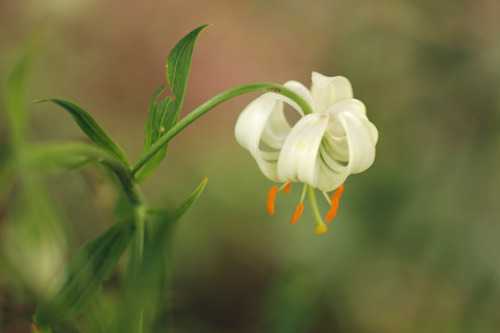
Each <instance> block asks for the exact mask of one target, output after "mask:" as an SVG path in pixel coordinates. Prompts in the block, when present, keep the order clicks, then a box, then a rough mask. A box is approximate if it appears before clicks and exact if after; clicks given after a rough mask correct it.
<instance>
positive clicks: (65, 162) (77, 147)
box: [22, 143, 106, 170]
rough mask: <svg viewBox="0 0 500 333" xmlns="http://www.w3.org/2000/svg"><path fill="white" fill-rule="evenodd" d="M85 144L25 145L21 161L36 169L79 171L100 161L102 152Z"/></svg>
mask: <svg viewBox="0 0 500 333" xmlns="http://www.w3.org/2000/svg"><path fill="white" fill-rule="evenodd" d="M99 149H100V148H99V147H96V146H93V145H90V144H87V143H55V144H34V145H26V146H25V148H24V149H23V151H22V156H23V161H25V162H26V163H27V164H28V165H30V166H33V167H37V168H46V167H64V168H68V169H72V170H74V169H80V168H83V167H85V166H87V165H88V164H91V163H94V162H97V161H99V160H100V159H101V157H102V156H101V155H100V154H99V153H101V154H103V155H104V154H106V152H104V151H98V150H99Z"/></svg>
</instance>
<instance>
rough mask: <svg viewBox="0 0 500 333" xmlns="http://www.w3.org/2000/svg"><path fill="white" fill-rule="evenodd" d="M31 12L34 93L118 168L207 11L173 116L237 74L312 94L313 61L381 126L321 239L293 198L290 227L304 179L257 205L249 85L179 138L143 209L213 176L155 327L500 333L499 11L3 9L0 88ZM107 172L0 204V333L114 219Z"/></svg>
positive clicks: (19, 326)
mask: <svg viewBox="0 0 500 333" xmlns="http://www.w3.org/2000/svg"><path fill="white" fill-rule="evenodd" d="M42 21H45V24H46V25H47V26H48V30H49V32H48V34H47V38H46V41H45V42H44V46H43V49H42V51H41V52H40V55H39V57H38V59H37V60H36V62H35V65H34V67H33V72H32V75H31V79H30V89H29V99H30V100H31V99H36V98H50V97H63V98H67V99H69V100H72V101H74V102H76V103H78V104H80V105H81V106H83V107H84V108H86V109H87V110H88V111H89V112H91V113H92V114H93V115H94V117H95V118H96V119H97V121H98V122H99V123H100V124H101V126H102V127H103V128H104V129H105V130H107V131H108V133H109V134H110V135H111V136H112V137H113V138H114V139H115V140H116V141H117V142H118V143H119V144H120V145H121V146H122V147H123V148H124V150H125V151H126V152H127V153H128V154H129V156H130V158H131V160H135V159H136V158H138V157H139V156H140V154H141V153H142V145H143V139H144V134H143V133H144V132H143V124H144V122H145V121H146V118H147V109H148V105H149V100H150V98H151V96H152V95H153V93H154V92H155V91H156V89H157V88H158V87H159V86H160V85H161V84H163V83H164V81H165V60H166V56H167V55H168V53H169V51H170V49H171V48H172V47H173V46H174V45H175V43H176V42H177V41H178V40H179V39H180V38H181V37H182V36H184V35H185V34H186V33H188V32H189V31H191V30H192V29H193V28H195V27H197V26H199V25H202V24H204V23H207V22H210V23H213V25H212V26H211V27H209V28H208V29H206V30H204V31H203V32H202V33H201V35H200V37H199V39H198V42H197V44H196V48H195V52H194V55H193V61H192V67H191V75H190V78H189V82H188V88H187V93H186V98H185V102H184V105H183V111H182V114H181V116H182V115H185V114H186V113H188V112H189V111H191V110H193V109H194V108H195V107H197V106H199V105H200V104H202V103H203V102H204V101H206V100H207V99H209V98H211V97H213V96H214V95H216V94H218V93H220V92H222V91H224V90H226V89H228V88H231V87H234V86H237V85H240V84H245V83H251V82H262V81H269V82H276V83H283V82H285V81H287V80H290V79H294V80H298V81H301V82H303V83H304V84H305V85H306V86H309V85H310V76H311V72H312V71H318V72H320V73H322V74H325V75H328V76H335V75H343V76H346V77H348V78H349V79H350V81H351V83H352V85H353V89H354V94H355V97H356V98H358V99H360V100H361V101H363V102H364V103H365V105H366V106H367V113H368V117H369V119H370V120H371V121H372V122H373V123H374V124H375V125H376V126H377V128H378V130H379V134H380V140H379V142H378V145H377V156H376V160H375V163H374V165H373V166H372V167H371V168H370V169H369V170H368V171H366V172H364V173H362V174H359V175H354V176H351V177H350V178H349V179H348V180H347V182H346V184H345V186H346V190H345V192H344V196H343V198H342V200H341V203H340V210H339V214H338V215H337V217H336V219H335V220H334V221H333V222H332V224H333V225H330V230H329V232H328V233H327V234H325V235H316V234H315V233H314V232H313V226H314V221H313V217H312V212H311V210H310V209H309V207H308V206H307V205H306V208H305V210H304V215H303V216H302V218H301V220H300V221H299V223H297V224H296V225H294V226H290V225H289V222H288V221H289V219H290V217H291V215H292V214H293V211H294V209H295V205H296V204H297V202H298V200H299V197H300V192H301V191H300V190H299V186H295V187H292V192H291V194H290V195H289V196H286V197H285V196H278V199H277V202H276V214H275V215H274V216H268V215H267V212H266V207H265V203H266V197H267V191H268V190H269V188H270V187H271V186H272V185H273V184H272V182H270V181H268V180H267V179H265V177H263V176H262V174H261V173H260V171H259V169H258V167H257V165H256V163H255V161H254V160H253V159H252V157H251V156H250V154H249V153H248V152H247V151H246V150H244V149H243V148H241V147H240V146H239V145H238V144H237V143H236V141H235V139H234V134H233V131H234V125H235V122H236V119H237V117H238V114H239V112H240V111H241V110H242V109H243V108H244V107H245V106H246V105H247V104H248V103H249V102H250V101H251V100H252V99H253V98H255V97H256V96H258V94H257V95H253V94H251V95H245V96H241V97H238V98H235V99H233V100H230V101H228V102H226V103H224V104H223V105H221V106H219V107H217V108H216V109H214V110H213V111H211V112H210V113H208V114H207V115H205V116H203V117H202V118H201V119H200V120H198V121H197V122H196V123H194V124H193V125H192V126H190V127H189V128H188V129H186V130H185V131H184V132H182V133H181V134H180V135H178V136H177V137H176V138H175V139H174V140H173V141H172V142H171V144H170V146H169V147H170V148H169V153H168V155H167V158H166V159H165V160H164V162H163V163H162V164H161V166H160V167H159V168H158V169H157V171H156V172H155V173H154V174H153V175H152V176H151V177H150V179H149V180H148V181H146V182H145V183H144V185H143V189H144V191H145V194H146V196H147V198H148V200H149V201H150V202H152V203H159V204H167V205H176V204H178V203H179V202H181V201H182V200H183V198H185V197H186V196H187V195H188V194H189V193H191V192H192V191H193V189H194V188H195V187H196V186H197V185H198V184H199V183H200V182H201V180H202V179H203V178H204V177H205V175H206V174H207V173H210V181H209V183H208V185H207V188H206V189H205V191H204V192H203V194H202V196H201V197H200V199H199V200H198V202H197V203H196V204H195V206H194V207H193V209H191V210H190V211H189V212H188V214H186V216H185V217H184V218H183V219H182V220H181V223H179V225H178V226H177V228H176V235H175V238H174V239H173V244H172V246H171V258H170V262H169V265H170V274H171V281H172V282H171V293H170V295H169V299H170V301H169V304H168V306H167V308H168V311H166V312H165V315H164V321H165V326H164V327H163V328H158V332H163V331H164V330H165V327H167V326H170V327H173V330H174V331H175V332H350V333H357V332H359V333H365V332H366V333H370V332H388V333H391V332H394V333H396V332H397V333H400V332H419V333H421V332H499V331H500V262H499V259H500V258H499V255H500V195H499V191H498V189H499V187H500V171H499V170H500V131H499V127H500V38H499V36H500V2H498V1H496V0H458V1H457V0H441V1H434V0H420V1H400V0H393V1H391V0H381V1H369V0H360V1H345V0H344V1H342V0H330V1H328V0H314V1H307V2H306V1H299V0H288V1H285V0H267V1H262V0H257V1H231V0H214V1H201V0H192V1H187V0H186V1H180V0H165V1H144V2H139V1H132V0H121V1H118V0H106V1H98V0H73V1H64V0H46V1H35V0H19V1H0V43H1V44H0V47H1V52H0V73H1V76H2V80H3V79H4V77H5V73H6V72H7V70H8V68H9V67H10V66H11V64H12V63H13V61H14V60H15V57H16V54H17V53H18V52H19V50H20V49H21V48H22V46H23V44H24V42H25V41H26V39H27V38H28V37H29V36H30V35H31V34H32V32H33V30H35V29H37V27H38V26H39V24H40V22H42ZM28 108H29V116H30V127H29V133H30V138H29V140H30V142H47V141H66V140H83V139H84V136H83V134H82V133H81V132H80V130H79V128H78V127H77V126H76V125H75V124H74V122H73V120H72V119H71V118H70V117H69V116H68V115H67V114H66V113H65V112H64V111H62V110H60V109H58V108H57V107H56V106H53V105H48V104H47V105H44V104H41V105H30V106H29V107H28ZM0 117H1V118H0V138H2V137H5V133H6V132H7V130H8V129H6V126H5V117H4V115H3V111H2V115H1V116H0ZM101 171H102V170H100V169H99V168H88V169H85V170H84V171H76V172H71V171H65V170H59V169H56V170H50V171H48V172H45V173H44V174H43V177H36V181H35V180H33V181H30V182H29V184H32V186H33V189H31V190H28V191H27V193H28V194H29V195H27V196H25V197H24V199H23V200H24V201H23V200H13V196H14V192H13V191H7V192H5V193H3V195H2V196H1V200H2V204H1V205H0V228H1V229H0V230H1V231H0V232H1V238H2V251H3V253H4V255H3V256H2V257H3V258H4V260H2V261H1V262H0V264H1V266H0V306H1V308H0V321H1V323H2V324H1V326H0V331H2V332H9V333H11V332H27V331H28V327H29V322H30V316H31V315H32V314H33V309H34V306H35V304H36V300H37V298H38V297H39V296H40V295H42V294H43V292H44V290H45V289H46V287H47V284H48V283H49V282H50V280H51V279H52V277H53V276H54V275H55V274H56V273H57V272H58V270H59V268H60V267H61V265H62V263H64V262H65V261H66V260H67V259H68V258H69V257H70V256H71V254H72V253H74V251H75V250H76V249H77V248H78V247H79V246H80V245H81V244H82V243H83V242H85V241H87V240H89V239H91V238H93V237H95V236H96V235H97V234H99V233H100V232H102V231H103V230H105V229H106V228H107V227H109V226H110V225H111V224H112V222H113V220H112V218H113V215H112V214H113V209H114V205H115V201H116V198H117V197H118V193H116V191H115V187H114V186H112V185H111V184H110V183H109V182H108V181H107V179H106V178H105V177H104V176H103V175H102V172H101ZM39 185H40V186H39ZM42 185H43V186H42ZM14 201H16V202H14ZM19 201H21V203H19ZM47 207H49V208H47ZM321 209H322V211H323V212H324V213H326V211H327V210H328V207H326V203H325V205H324V206H322V207H321ZM15 212H17V213H15ZM13 217H14V218H13ZM17 220H21V221H22V220H27V221H36V222H35V223H31V225H36V226H38V227H37V228H38V229H36V228H35V229H33V228H30V229H28V230H26V228H24V229H23V228H17V229H16V228H15V227H13V225H14V224H15V223H17V222H18V221H17ZM49 222H50V223H49ZM21 225H22V224H21ZM18 229H22V230H18ZM30 251H31V252H30ZM5 258H7V259H5ZM107 285H108V287H109V288H105V292H107V293H109V294H110V297H111V298H112V294H113V292H116V290H114V289H113V279H112V280H111V281H110V282H108V283H107Z"/></svg>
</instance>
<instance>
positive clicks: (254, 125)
mask: <svg viewBox="0 0 500 333" xmlns="http://www.w3.org/2000/svg"><path fill="white" fill-rule="evenodd" d="M282 113H283V103H282V102H281V101H278V100H276V98H274V96H273V94H270V93H268V94H264V95H262V96H260V97H259V98H257V99H255V100H254V101H252V102H251V103H250V104H249V105H248V106H247V107H246V108H245V109H244V110H243V112H242V113H241V114H240V116H239V118H238V120H237V122H236V127H235V130H234V134H235V136H236V140H237V141H238V143H239V144H240V145H242V146H243V147H244V148H246V149H247V150H248V151H249V152H250V154H252V156H253V157H254V158H255V160H256V161H257V164H258V165H259V168H260V170H261V171H262V173H263V174H264V175H265V176H266V177H268V178H269V179H271V180H273V181H278V180H277V176H276V163H277V160H278V155H279V152H277V151H269V152H266V151H262V150H261V149H260V147H259V146H260V143H261V137H262V136H263V133H264V131H266V140H267V141H266V142H265V143H266V144H267V145H269V146H270V147H272V148H274V149H279V146H281V144H282V142H283V141H284V137H286V133H283V135H284V137H283V139H282V140H281V144H279V143H278V142H275V141H274V140H275V139H276V140H278V139H277V138H279V134H277V132H279V131H281V130H283V129H284V126H278V129H277V132H273V131H272V130H271V129H269V128H268V129H267V130H266V126H267V124H268V122H269V119H270V118H271V122H272V123H275V124H279V125H284V124H282V123H281V122H280V119H279V118H280V114H282ZM276 114H277V115H276ZM285 121H286V120H285ZM273 137H275V138H274V139H273Z"/></svg>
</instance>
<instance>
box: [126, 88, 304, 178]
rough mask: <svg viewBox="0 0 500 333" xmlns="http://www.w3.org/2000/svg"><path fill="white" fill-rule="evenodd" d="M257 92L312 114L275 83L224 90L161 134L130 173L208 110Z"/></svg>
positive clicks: (294, 94)
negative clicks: (277, 96) (285, 100)
mask: <svg viewBox="0 0 500 333" xmlns="http://www.w3.org/2000/svg"><path fill="white" fill-rule="evenodd" d="M258 91H264V92H273V93H277V94H280V95H283V96H285V97H288V98H290V99H291V100H293V101H294V102H295V103H297V105H298V106H299V107H300V108H301V109H302V111H303V112H304V114H309V113H312V112H313V111H312V109H311V106H310V105H309V103H307V101H306V100H305V99H304V98H303V97H302V96H300V95H299V94H297V93H296V92H295V91H293V90H291V89H289V88H287V87H285V86H283V85H280V84H275V83H266V82H264V83H250V84H245V85H242V86H238V87H235V88H231V89H229V90H226V91H224V92H222V93H220V94H219V95H217V96H215V97H213V98H211V99H210V100H208V101H206V102H205V103H203V104H202V105H201V106H199V107H198V108H196V109H195V110H193V111H192V112H191V113H189V114H188V115H187V116H185V117H184V118H182V119H181V120H180V121H179V122H178V123H177V124H175V125H174V126H173V127H172V128H171V129H169V130H168V131H167V132H166V133H165V134H163V135H162V136H161V137H160V138H159V139H158V141H156V142H155V143H154V144H153V145H152V146H151V148H149V150H147V151H146V152H145V153H144V154H143V155H142V156H141V157H140V158H139V159H138V160H137V161H136V162H135V163H134V164H133V165H132V166H131V167H130V173H131V174H132V175H134V174H135V173H136V172H137V171H139V169H140V168H141V167H142V166H143V165H144V164H146V162H147V161H149V159H150V158H151V157H153V155H154V154H156V153H157V152H158V151H159V150H160V149H161V148H162V147H163V146H164V145H166V144H167V143H168V142H169V141H170V140H171V139H172V138H173V137H175V136H176V135H177V134H179V133H180V132H181V131H182V130H183V129H184V128H186V127H187V126H188V125H189V124H191V123H192V122H193V121H195V120H196V119H198V118H199V117H201V116H202V115H204V114H205V113H206V112H208V111H209V110H211V109H213V108H214V107H216V106H217V105H219V104H221V103H223V102H225V101H227V100H228V99H231V98H233V97H236V96H239V95H242V94H246V93H250V92H258Z"/></svg>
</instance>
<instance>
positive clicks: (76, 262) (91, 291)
mask: <svg viewBox="0 0 500 333" xmlns="http://www.w3.org/2000/svg"><path fill="white" fill-rule="evenodd" d="M133 232H134V226H133V225H132V224H131V223H125V222H120V223H116V224H115V225H114V226H113V227H111V228H110V229H109V230H108V231H106V232H105V233H104V234H102V235H101V236H99V237H97V238H96V239H94V240H92V241H90V242H89V243H87V244H85V245H84V246H83V247H82V248H81V249H80V250H79V251H78V252H77V253H76V254H75V256H74V257H73V258H72V259H71V260H70V262H69V263H68V265H67V266H66V267H65V268H64V269H63V271H62V272H61V273H60V275H59V276H58V277H57V278H56V280H55V281H54V282H53V284H52V285H51V287H50V288H49V290H48V292H47V295H46V297H45V298H44V300H42V302H41V303H40V304H39V305H38V307H37V309H36V313H35V316H34V321H35V323H36V325H37V326H38V327H39V328H40V329H42V330H44V329H48V328H50V327H52V326H53V325H55V324H56V323H58V322H59V321H61V320H63V319H69V318H71V317H74V316H75V315H77V314H78V313H79V312H80V311H81V310H82V308H83V307H84V306H85V305H86V304H87V303H88V302H89V301H90V300H91V299H92V298H93V297H94V296H95V295H96V293H98V292H99V290H100V284H101V282H102V280H105V279H107V278H109V277H110V276H111V273H112V272H113V270H114V269H115V266H116V264H117V262H118V260H119V259H120V257H121V256H122V254H123V252H124V251H125V249H126V248H127V245H128V244H129V242H130V239H131V238H132V235H133Z"/></svg>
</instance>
